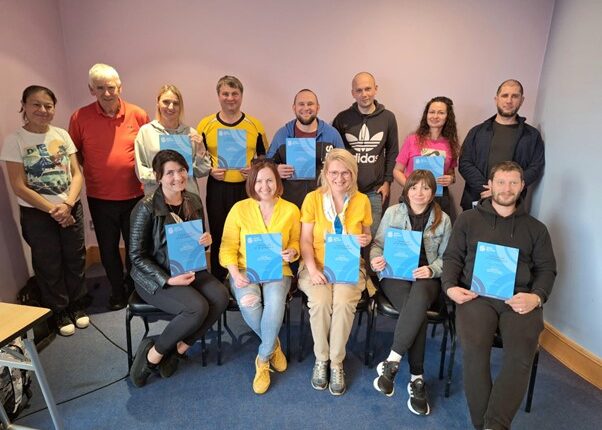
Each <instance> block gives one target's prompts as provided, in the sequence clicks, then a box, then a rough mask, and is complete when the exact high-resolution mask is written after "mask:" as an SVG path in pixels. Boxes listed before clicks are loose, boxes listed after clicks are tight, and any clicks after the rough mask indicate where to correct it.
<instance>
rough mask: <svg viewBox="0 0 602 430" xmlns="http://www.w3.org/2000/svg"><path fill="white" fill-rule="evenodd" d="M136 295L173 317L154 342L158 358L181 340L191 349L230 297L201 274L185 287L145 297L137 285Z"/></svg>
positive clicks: (206, 274)
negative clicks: (190, 346)
mask: <svg viewBox="0 0 602 430" xmlns="http://www.w3.org/2000/svg"><path fill="white" fill-rule="evenodd" d="M136 291H137V292H138V294H139V295H140V297H141V298H142V300H144V301H145V302H147V303H149V304H151V305H153V306H155V307H156V308H159V309H161V310H162V311H164V312H167V313H169V314H173V315H175V317H174V318H173V319H172V320H171V321H170V322H169V324H167V327H165V330H163V333H161V335H160V336H159V338H158V339H157V341H156V342H155V349H156V350H157V352H158V353H159V354H163V355H164V354H166V353H168V352H170V351H172V350H173V349H174V348H175V347H176V345H177V343H178V342H179V341H180V340H181V341H183V342H184V343H186V344H187V345H192V344H193V343H194V342H196V341H197V340H199V339H200V338H201V337H203V335H204V334H205V333H206V332H207V330H209V328H210V327H211V326H212V325H213V324H214V323H215V322H216V321H217V319H218V318H219V317H220V315H221V314H222V313H223V312H224V310H225V309H226V307H227V306H228V300H229V296H230V293H229V292H228V290H227V289H226V287H224V285H223V284H222V283H221V282H219V281H218V280H217V279H215V277H214V276H213V275H212V274H210V273H209V272H207V271H206V270H203V271H202V272H197V273H196V277H195V279H194V281H193V282H192V283H191V284H190V285H188V286H185V287H182V286H169V287H167V288H159V289H158V290H157V291H156V292H155V294H149V293H147V292H146V291H145V290H144V289H143V288H141V287H140V286H139V285H137V284H136Z"/></svg>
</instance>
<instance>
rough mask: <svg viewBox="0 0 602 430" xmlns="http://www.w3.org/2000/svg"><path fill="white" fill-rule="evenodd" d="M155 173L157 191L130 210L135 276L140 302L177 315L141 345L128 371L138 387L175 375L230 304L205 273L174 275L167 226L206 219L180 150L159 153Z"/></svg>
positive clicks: (205, 241)
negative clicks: (189, 185) (189, 188)
mask: <svg viewBox="0 0 602 430" xmlns="http://www.w3.org/2000/svg"><path fill="white" fill-rule="evenodd" d="M153 170H154V172H155V176H156V178H157V182H158V183H159V187H158V188H157V190H156V191H155V192H154V193H153V194H151V195H148V196H145V197H144V198H143V199H142V200H140V201H139V202H138V203H137V204H136V207H135V208H134V210H133V211H132V218H131V231H130V258H131V260H132V278H133V279H134V285H135V288H136V292H137V293H138V294H139V295H140V297H141V298H142V300H144V301H145V302H147V303H149V304H151V305H153V306H155V307H157V308H159V309H161V310H162V311H164V312H167V313H169V314H172V315H175V316H174V318H173V319H172V320H171V321H170V322H169V324H168V325H167V327H165V330H163V333H161V335H160V336H159V337H158V338H157V340H156V341H154V342H153V341H152V340H151V339H150V338H145V339H143V340H142V342H140V346H139V347H138V352H137V353H136V358H135V359H134V363H133V365H132V368H131V370H130V378H131V379H132V382H133V383H134V385H135V386H137V387H141V386H143V385H145V384H146V380H147V378H148V377H149V375H150V374H151V373H160V375H161V376H162V377H169V376H171V375H172V374H173V373H174V372H175V370H176V368H177V364H178V359H179V358H181V357H182V356H183V355H184V354H185V353H186V351H187V350H188V348H190V346H191V345H192V344H193V343H194V342H196V341H197V340H198V339H200V338H201V337H203V335H204V334H205V333H206V332H207V330H208V329H209V328H210V327H211V326H212V325H213V323H214V322H216V321H217V319H218V318H219V317H220V315H221V314H222V312H224V310H225V309H226V306H228V300H229V295H228V290H226V288H225V287H224V285H223V284H222V283H221V282H219V281H218V280H217V279H216V278H215V277H214V276H213V275H211V274H210V273H209V272H208V271H207V270H201V271H199V272H196V273H190V272H189V273H183V274H181V275H177V276H171V275H170V270H169V257H168V255H167V245H166V239H165V226H166V225H168V224H175V223H179V222H184V221H190V220H194V219H201V220H202V219H203V205H202V203H201V199H200V198H199V196H198V195H196V194H194V193H190V192H188V191H186V190H185V188H186V184H187V181H188V173H187V172H188V163H186V160H184V157H182V155H180V154H179V153H178V152H176V151H172V150H164V151H159V152H158V153H157V155H156V156H155V158H154V159H153ZM203 225H204V226H206V224H205V223H203ZM210 244H211V235H210V234H209V233H207V232H205V233H203V234H202V235H201V236H200V237H199V246H204V247H206V246H209V245H210Z"/></svg>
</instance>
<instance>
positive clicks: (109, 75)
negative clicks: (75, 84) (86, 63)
mask: <svg viewBox="0 0 602 430" xmlns="http://www.w3.org/2000/svg"><path fill="white" fill-rule="evenodd" d="M101 79H103V80H104V79H106V80H114V81H115V82H116V83H117V86H118V87H120V86H121V79H119V73H117V70H115V68H114V67H111V66H109V65H107V64H102V63H97V64H95V65H93V66H92V67H91V68H90V71H89V72H88V83H89V84H90V86H93V85H94V81H98V80H101Z"/></svg>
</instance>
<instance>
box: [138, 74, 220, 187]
mask: <svg viewBox="0 0 602 430" xmlns="http://www.w3.org/2000/svg"><path fill="white" fill-rule="evenodd" d="M183 120H184V99H183V98H182V93H180V90H179V89H178V88H177V87H176V86H175V85H169V84H168V85H163V86H162V87H161V88H160V89H159V94H158V95H157V114H156V119H154V120H153V121H151V122H149V123H148V124H144V125H143V126H142V127H140V130H139V131H138V135H137V136H136V140H135V141H134V147H135V149H136V176H138V179H139V180H140V182H142V184H143V185H144V194H146V195H148V194H152V193H153V192H154V191H155V190H156V189H157V186H158V184H157V181H156V179H155V174H154V172H153V168H152V162H153V158H155V155H156V154H157V152H159V151H160V150H161V136H165V135H185V136H188V137H189V138H190V143H191V145H192V168H193V175H192V176H188V183H187V185H186V190H187V191H190V192H191V193H196V194H199V186H198V184H197V181H196V180H197V178H202V177H204V176H207V175H208V174H209V169H210V168H211V159H210V157H209V154H208V153H207V151H206V149H205V144H204V142H203V139H202V138H201V136H200V135H199V134H198V133H197V131H196V130H195V129H194V128H192V127H189V126H187V125H185V124H184V123H183V122H182V121H183Z"/></svg>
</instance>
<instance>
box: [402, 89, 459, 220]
mask: <svg viewBox="0 0 602 430" xmlns="http://www.w3.org/2000/svg"><path fill="white" fill-rule="evenodd" d="M459 151H460V146H459V143H458V130H457V129H456V115H455V114H454V103H453V102H452V101H451V100H450V99H449V98H447V97H434V98H432V99H430V100H429V102H428V103H427V104H426V106H425V107H424V112H422V119H421V120H420V124H419V125H418V128H417V129H416V131H415V132H414V133H413V134H410V135H409V136H408V137H407V138H406V139H405V140H404V142H403V146H402V147H401V151H400V152H399V155H398V156H397V159H396V160H395V169H394V170H393V176H394V177H395V180H396V181H397V182H398V183H399V184H400V185H401V186H402V187H403V186H404V185H405V183H406V178H407V177H408V176H409V175H410V174H411V173H412V171H413V170H414V158H415V157H420V156H425V155H427V156H443V157H445V161H444V163H443V175H441V176H439V177H438V178H437V184H439V185H442V186H443V196H442V197H436V198H435V200H436V201H437V203H439V205H440V206H441V209H443V212H445V213H446V214H448V215H449V214H450V213H451V201H450V197H449V186H450V185H451V184H453V183H454V182H455V181H456V175H455V172H454V169H455V168H456V165H457V164H458V153H459Z"/></svg>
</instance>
